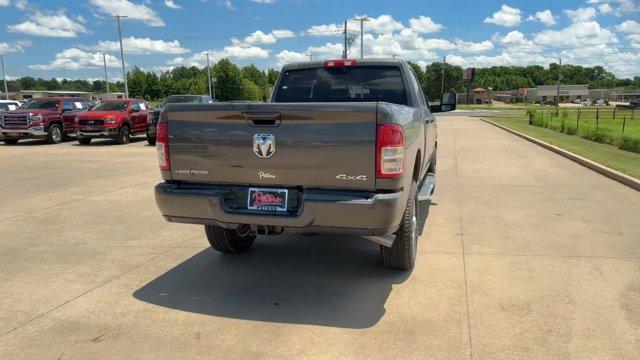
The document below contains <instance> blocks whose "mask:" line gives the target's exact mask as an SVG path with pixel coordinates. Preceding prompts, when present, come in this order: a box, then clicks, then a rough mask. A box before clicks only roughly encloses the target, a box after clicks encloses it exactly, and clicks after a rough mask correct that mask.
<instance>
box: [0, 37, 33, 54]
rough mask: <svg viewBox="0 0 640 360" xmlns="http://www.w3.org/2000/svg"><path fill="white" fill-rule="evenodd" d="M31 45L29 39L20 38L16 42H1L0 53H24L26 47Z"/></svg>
mask: <svg viewBox="0 0 640 360" xmlns="http://www.w3.org/2000/svg"><path fill="white" fill-rule="evenodd" d="M29 46H31V41H29V40H18V41H14V42H11V43H9V42H0V55H6V54H9V53H23V52H24V48H26V47H29Z"/></svg>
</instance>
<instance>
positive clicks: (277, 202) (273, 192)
mask: <svg viewBox="0 0 640 360" xmlns="http://www.w3.org/2000/svg"><path fill="white" fill-rule="evenodd" d="M288 194H289V193H288V191H287V190H286V189H265V188H249V193H248V196H247V209H249V210H258V211H277V212H285V211H287V196H288Z"/></svg>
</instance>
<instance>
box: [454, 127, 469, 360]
mask: <svg viewBox="0 0 640 360" xmlns="http://www.w3.org/2000/svg"><path fill="white" fill-rule="evenodd" d="M453 157H454V162H455V169H456V192H457V194H458V209H459V214H460V241H461V245H462V271H463V273H464V295H465V302H466V307H467V333H468V334H469V358H470V359H473V342H472V338H471V311H469V284H468V281H467V259H466V254H465V250H464V225H463V221H462V199H461V194H460V174H459V168H458V149H457V144H456V129H455V128H454V130H453Z"/></svg>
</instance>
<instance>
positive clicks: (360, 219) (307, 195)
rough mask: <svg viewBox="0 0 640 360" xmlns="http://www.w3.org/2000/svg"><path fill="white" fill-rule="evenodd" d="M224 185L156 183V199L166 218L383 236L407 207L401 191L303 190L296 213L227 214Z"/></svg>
mask: <svg viewBox="0 0 640 360" xmlns="http://www.w3.org/2000/svg"><path fill="white" fill-rule="evenodd" d="M223 192H224V187H220V186H216V187H215V188H212V189H206V190H205V189H198V190H193V189H182V188H180V187H179V186H178V185H176V184H170V183H160V184H158V185H156V187H155V197H156V203H157V204H158V208H159V209H160V212H161V213H162V215H163V216H164V218H165V219H166V220H167V221H170V222H178V223H189V224H203V225H218V226H222V227H226V228H235V227H237V226H238V225H239V224H250V225H267V226H278V227H283V228H285V229H287V230H289V231H294V232H323V233H324V232H332V233H350V234H359V235H370V236H383V235H388V234H391V233H393V232H395V231H396V230H397V229H398V227H399V225H400V221H401V219H402V215H403V213H404V209H405V206H406V201H407V199H406V196H405V194H404V193H403V192H393V193H376V192H369V193H360V194H357V193H354V192H353V191H342V190H335V191H327V190H323V191H314V190H305V191H304V192H303V201H302V206H301V207H300V209H299V211H298V213H297V214H296V215H295V216H284V215H261V214H260V215H256V214H243V213H232V212H227V211H225V209H224V208H223V206H222V203H221V195H222V193H223Z"/></svg>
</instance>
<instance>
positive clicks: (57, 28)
mask: <svg viewBox="0 0 640 360" xmlns="http://www.w3.org/2000/svg"><path fill="white" fill-rule="evenodd" d="M29 19H30V20H28V21H25V22H23V23H20V24H16V25H7V29H9V31H11V32H17V33H22V34H29V35H34V36H48V37H63V38H72V37H76V36H77V35H78V33H88V32H89V31H88V30H87V28H85V27H84V26H83V25H82V24H79V23H78V22H77V21H74V20H71V19H70V18H68V17H67V15H65V14H63V13H61V12H58V13H56V14H51V15H48V14H45V13H42V12H40V11H36V12H35V13H34V14H32V15H31V16H30V17H29Z"/></svg>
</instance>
